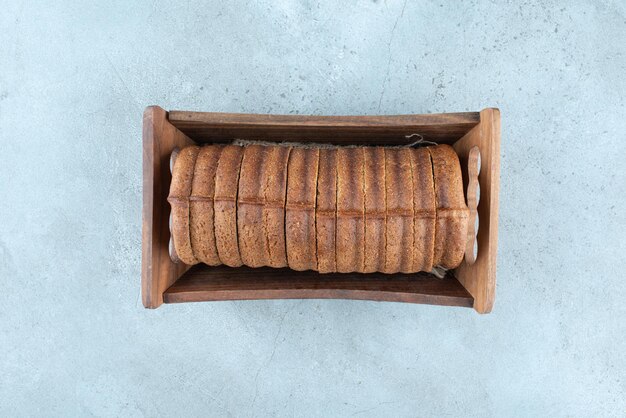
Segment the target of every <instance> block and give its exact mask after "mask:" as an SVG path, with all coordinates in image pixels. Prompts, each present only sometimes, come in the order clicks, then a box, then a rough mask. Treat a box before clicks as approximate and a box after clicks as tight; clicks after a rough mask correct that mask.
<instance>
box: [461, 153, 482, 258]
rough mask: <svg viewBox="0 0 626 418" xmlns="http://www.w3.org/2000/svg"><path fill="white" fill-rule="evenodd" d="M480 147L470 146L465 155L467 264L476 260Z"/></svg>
mask: <svg viewBox="0 0 626 418" xmlns="http://www.w3.org/2000/svg"><path fill="white" fill-rule="evenodd" d="M479 161H480V149H479V148H478V147H472V148H471V149H470V152H469V154H468V156H467V167H466V168H464V169H465V170H467V175H466V176H465V175H464V177H465V178H466V181H465V183H466V184H465V186H464V189H465V191H466V193H465V198H466V199H467V207H468V208H469V219H468V220H467V243H466V244H465V262H466V263H467V264H474V262H475V261H476V255H475V254H474V253H475V250H476V248H477V247H478V246H477V245H476V231H477V229H478V228H476V218H477V217H478V201H479V199H480V198H479V196H478V193H479V189H478V174H479V173H480V166H479Z"/></svg>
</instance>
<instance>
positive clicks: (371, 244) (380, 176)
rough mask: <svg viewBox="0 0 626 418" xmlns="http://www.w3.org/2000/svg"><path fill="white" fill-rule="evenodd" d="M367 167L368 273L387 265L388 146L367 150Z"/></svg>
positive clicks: (365, 265)
mask: <svg viewBox="0 0 626 418" xmlns="http://www.w3.org/2000/svg"><path fill="white" fill-rule="evenodd" d="M363 153H364V155H363V158H364V166H365V246H364V251H365V262H364V263H365V264H364V268H363V272H364V273H373V272H376V271H383V270H384V266H385V245H386V240H385V224H386V218H387V213H386V204H385V201H386V198H385V196H386V189H385V148H383V147H366V148H364V149H363Z"/></svg>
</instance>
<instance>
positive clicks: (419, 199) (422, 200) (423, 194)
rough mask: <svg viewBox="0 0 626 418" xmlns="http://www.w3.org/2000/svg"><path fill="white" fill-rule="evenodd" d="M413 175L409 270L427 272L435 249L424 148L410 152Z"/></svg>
mask: <svg viewBox="0 0 626 418" xmlns="http://www.w3.org/2000/svg"><path fill="white" fill-rule="evenodd" d="M411 157H412V158H411V172H412V173H413V209H414V213H415V216H414V219H413V222H414V223H413V237H414V238H413V267H412V270H413V271H431V270H432V269H433V256H434V250H435V210H436V206H435V185H434V183H433V167H432V163H431V160H430V153H429V152H428V149H426V148H417V149H414V150H412V152H411Z"/></svg>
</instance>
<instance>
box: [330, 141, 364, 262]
mask: <svg viewBox="0 0 626 418" xmlns="http://www.w3.org/2000/svg"><path fill="white" fill-rule="evenodd" d="M363 155H364V154H363V148H362V147H357V148H338V149H337V241H336V243H335V248H336V251H337V271H338V272H340V273H349V272H355V271H356V272H362V271H363V270H364V269H365V251H364V247H365V191H364V188H365V181H364V179H363V177H364V171H363V170H364V161H363Z"/></svg>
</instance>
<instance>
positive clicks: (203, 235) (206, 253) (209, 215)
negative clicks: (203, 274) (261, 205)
mask: <svg viewBox="0 0 626 418" xmlns="http://www.w3.org/2000/svg"><path fill="white" fill-rule="evenodd" d="M222 148H223V147H222V146H221V145H206V146H203V147H202V148H200V151H199V152H198V157H197V159H196V164H195V169H194V175H193V181H192V186H191V196H190V197H189V200H190V202H189V205H190V206H189V233H190V236H191V248H192V249H193V254H194V256H195V257H196V259H197V260H198V261H200V262H202V263H205V264H208V265H210V266H217V265H220V264H222V262H221V260H220V258H219V255H218V253H217V246H216V244H215V228H214V206H213V199H214V197H215V172H216V170H217V162H218V161H219V157H220V153H221V151H222Z"/></svg>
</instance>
